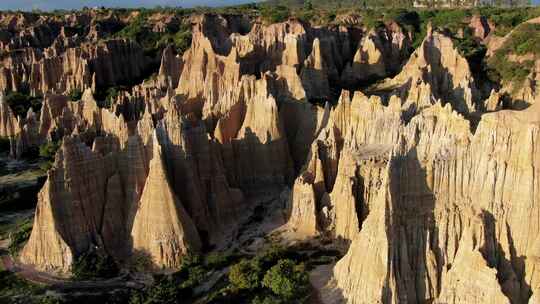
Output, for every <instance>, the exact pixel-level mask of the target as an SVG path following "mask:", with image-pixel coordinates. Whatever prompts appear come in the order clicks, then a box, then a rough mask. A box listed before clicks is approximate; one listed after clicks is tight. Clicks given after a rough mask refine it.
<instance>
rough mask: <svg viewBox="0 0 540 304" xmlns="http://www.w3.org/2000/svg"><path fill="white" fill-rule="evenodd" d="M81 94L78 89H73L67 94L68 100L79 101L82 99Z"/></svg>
mask: <svg viewBox="0 0 540 304" xmlns="http://www.w3.org/2000/svg"><path fill="white" fill-rule="evenodd" d="M82 94H83V92H82V91H81V90H79V89H74V90H72V91H71V92H69V93H68V98H69V100H71V101H79V100H81V98H82Z"/></svg>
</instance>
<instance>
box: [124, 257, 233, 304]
mask: <svg viewBox="0 0 540 304" xmlns="http://www.w3.org/2000/svg"><path fill="white" fill-rule="evenodd" d="M234 259H235V258H234V256H232V255H229V254H225V253H213V254H210V255H208V256H206V257H205V258H204V259H203V258H202V257H201V256H200V255H197V254H188V255H186V256H185V257H184V258H183V260H182V265H181V267H180V270H179V271H177V272H175V273H174V274H172V275H167V276H166V275H158V276H157V277H156V283H155V284H154V285H152V286H150V287H147V288H145V289H144V290H142V291H140V292H135V293H133V294H132V295H131V299H130V302H129V303H130V304H154V303H156V304H157V303H185V302H186V301H188V300H190V299H191V298H192V295H193V289H194V288H195V287H196V286H199V285H200V284H201V283H202V282H204V280H205V279H206V278H207V274H208V273H210V272H212V271H214V270H219V269H222V268H224V267H226V266H228V265H229V264H230V263H231V262H232V261H234Z"/></svg>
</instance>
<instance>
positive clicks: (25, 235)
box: [9, 218, 34, 256]
mask: <svg viewBox="0 0 540 304" xmlns="http://www.w3.org/2000/svg"><path fill="white" fill-rule="evenodd" d="M33 225H34V220H33V218H29V219H25V220H22V221H20V222H18V223H17V224H16V226H15V229H14V230H13V231H12V232H10V234H9V239H10V244H9V254H11V255H12V256H16V255H17V254H18V253H19V251H20V250H21V249H22V247H23V246H24V244H26V241H28V239H29V238H30V234H31V233H32V226H33Z"/></svg>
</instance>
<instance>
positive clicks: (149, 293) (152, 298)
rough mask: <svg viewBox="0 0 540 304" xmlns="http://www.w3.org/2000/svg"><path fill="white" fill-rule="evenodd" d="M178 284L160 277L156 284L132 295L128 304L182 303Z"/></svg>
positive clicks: (182, 296) (181, 294) (170, 279)
mask: <svg viewBox="0 0 540 304" xmlns="http://www.w3.org/2000/svg"><path fill="white" fill-rule="evenodd" d="M184 296H185V295H184V294H183V293H182V289H181V288H179V286H178V282H177V281H176V280H174V279H173V278H171V277H167V276H162V277H158V278H157V279H156V283H155V284H154V285H152V286H150V287H147V288H145V289H144V290H143V291H137V292H134V293H132V295H131V298H130V300H129V304H175V303H182V301H183V300H186V298H184Z"/></svg>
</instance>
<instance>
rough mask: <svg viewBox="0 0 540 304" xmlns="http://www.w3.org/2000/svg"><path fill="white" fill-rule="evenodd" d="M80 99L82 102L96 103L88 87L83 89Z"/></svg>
mask: <svg viewBox="0 0 540 304" xmlns="http://www.w3.org/2000/svg"><path fill="white" fill-rule="evenodd" d="M81 100H82V101H84V102H90V103H96V100H95V99H94V93H92V89H90V88H88V89H86V90H84V92H83V94H82V97H81ZM96 104H97V103H96Z"/></svg>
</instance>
